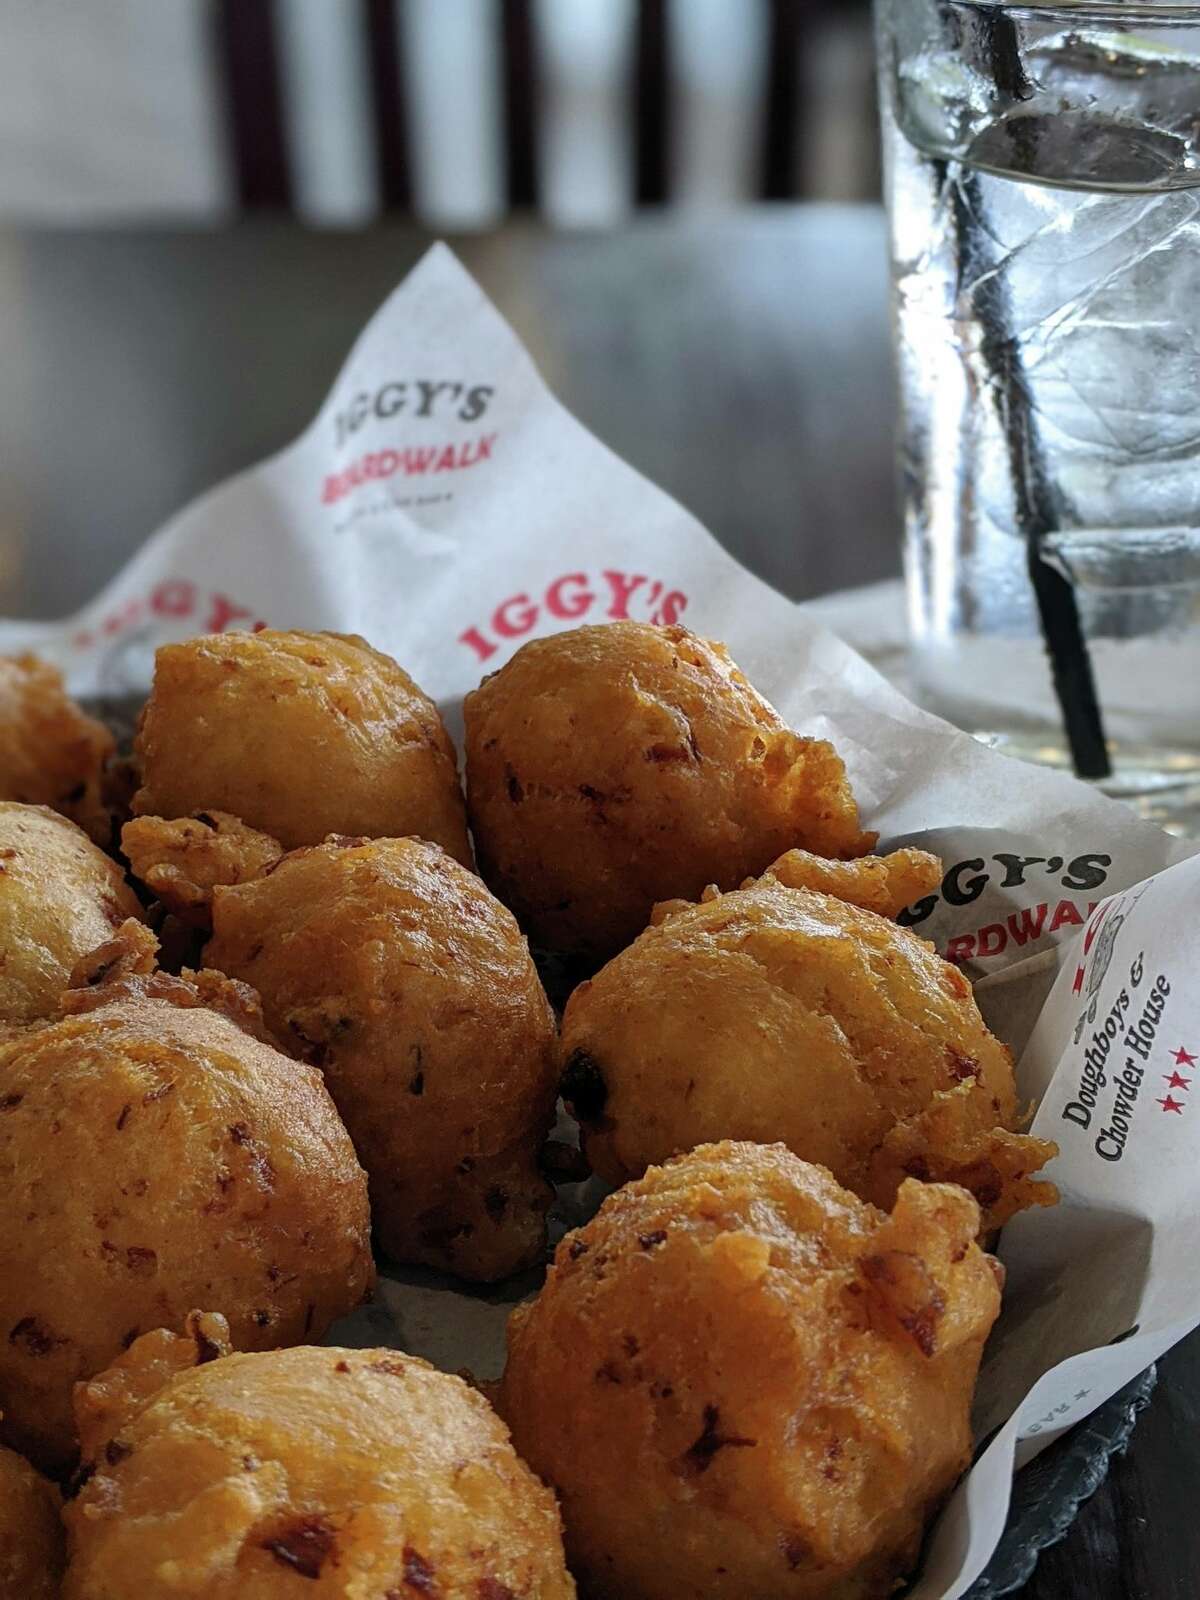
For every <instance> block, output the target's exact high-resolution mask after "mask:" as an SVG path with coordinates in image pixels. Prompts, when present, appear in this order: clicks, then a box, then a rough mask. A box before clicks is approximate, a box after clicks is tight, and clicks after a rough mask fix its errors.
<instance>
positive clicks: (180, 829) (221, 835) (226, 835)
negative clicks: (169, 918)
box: [121, 811, 283, 928]
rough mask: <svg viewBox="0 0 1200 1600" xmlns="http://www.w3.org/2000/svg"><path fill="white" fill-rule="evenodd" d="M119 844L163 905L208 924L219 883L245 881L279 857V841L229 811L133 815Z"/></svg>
mask: <svg viewBox="0 0 1200 1600" xmlns="http://www.w3.org/2000/svg"><path fill="white" fill-rule="evenodd" d="M121 849H122V850H123V851H124V852H125V854H126V856H127V857H128V859H129V865H130V868H131V870H132V872H133V875H134V877H135V878H139V879H140V880H141V881H142V882H143V883H144V884H145V885H146V888H147V889H149V891H150V892H151V894H153V895H154V896H155V897H156V898H157V899H158V900H160V901H161V902H162V904H163V905H164V906H165V907H166V909H167V910H168V911H170V912H172V913H173V914H174V915H175V916H177V917H178V918H179V919H180V921H182V922H185V923H187V924H188V926H189V927H196V928H207V927H209V926H210V925H211V914H212V895H213V890H214V889H215V888H216V887H217V886H218V885H230V884H235V883H244V882H245V881H246V879H247V878H255V877H257V876H258V874H259V873H260V872H262V871H264V869H265V868H267V867H269V866H270V865H271V864H272V863H273V862H275V861H278V860H279V857H280V856H281V855H282V854H283V846H282V845H281V844H280V843H279V842H278V840H276V839H272V838H271V836H270V834H266V833H260V832H259V831H258V829H257V828H248V827H247V826H246V824H245V823H244V822H242V821H240V820H239V819H238V818H237V817H233V816H230V814H229V813H228V812H227V811H202V812H200V813H199V815H198V816H195V817H179V818H177V819H175V820H173V821H168V820H167V819H166V818H164V817H135V818H134V820H133V821H132V822H127V823H126V824H125V826H124V827H123V828H122V829H121Z"/></svg>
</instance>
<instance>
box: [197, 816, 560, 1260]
mask: <svg viewBox="0 0 1200 1600" xmlns="http://www.w3.org/2000/svg"><path fill="white" fill-rule="evenodd" d="M213 925H214V936H213V939H212V940H211V942H210V943H209V945H208V946H207V948H206V951H205V960H206V961H208V962H209V963H210V964H211V965H212V966H214V967H218V968H220V970H221V971H222V972H227V973H229V974H230V975H231V976H233V977H236V978H241V979H244V980H245V981H246V982H247V983H251V984H253V985H254V987H255V988H256V989H257V990H258V991H259V992H260V994H261V995H262V1000H263V1007H264V1010H265V1014H266V1018H267V1022H268V1023H269V1025H270V1026H271V1028H272V1029H273V1030H274V1031H275V1033H276V1035H277V1037H278V1038H279V1039H280V1041H281V1042H282V1043H283V1045H284V1046H285V1048H287V1049H289V1050H292V1051H294V1052H295V1053H296V1054H297V1055H299V1056H301V1057H302V1058H303V1059H304V1060H307V1061H310V1062H313V1063H314V1064H315V1065H317V1066H319V1067H320V1068H321V1070H322V1072H323V1073H324V1075H325V1081H326V1083H327V1084H328V1085H329V1089H330V1092H331V1093H332V1095H333V1098H334V1100H335V1101H336V1102H337V1105H338V1109H339V1110H340V1111H341V1114H342V1116H343V1117H344V1118H345V1122H346V1126H347V1127H348V1128H349V1130H350V1133H351V1136H352V1137H353V1139H354V1143H355V1147H356V1148H357V1150H358V1153H359V1157H360V1159H361V1160H362V1163H363V1165H364V1166H365V1167H366V1169H367V1172H368V1174H369V1176H370V1180H371V1209H372V1215H373V1218H374V1222H375V1228H376V1233H377V1236H378V1238H379V1240H380V1243H381V1244H382V1246H383V1249H384V1250H385V1251H386V1253H387V1254H388V1255H390V1256H391V1257H392V1258H393V1259H394V1260H396V1261H407V1262H414V1261H415V1262H424V1263H426V1264H428V1265H430V1266H437V1267H443V1268H446V1269H448V1270H450V1271H452V1272H456V1273H460V1274H461V1275H462V1276H464V1277H468V1278H477V1279H484V1280H493V1279H497V1278H502V1277H507V1276H508V1275H509V1274H510V1273H512V1272H515V1271H516V1270H517V1269H518V1268H520V1267H523V1266H528V1265H529V1264H530V1262H532V1261H534V1260H535V1259H537V1258H538V1257H539V1255H540V1253H541V1251H542V1248H543V1246H544V1243H545V1216H546V1211H547V1209H548V1207H549V1205H550V1202H551V1200H552V1199H553V1190H552V1189H551V1188H550V1185H549V1184H548V1183H547V1182H546V1181H545V1179H544V1178H543V1177H542V1176H541V1174H540V1173H539V1171H538V1165H537V1157H538V1151H539V1148H540V1146H541V1144H542V1142H543V1140H544V1138H545V1135H546V1133H547V1131H548V1129H549V1126H550V1123H551V1121H552V1120H553V1115H554V1103H555V1098H556V1093H557V1062H556V1055H555V1044H556V1037H555V1026H554V1017H553V1014H552V1012H551V1010H550V1006H549V1003H548V1002H547V1000H546V996H545V994H544V993H543V991H542V986H541V983H540V981H539V979H538V975H537V970H536V968H535V967H534V965H533V962H532V960H531V959H530V955H529V949H528V946H527V945H526V943H525V940H524V938H523V937H522V935H521V932H520V930H519V929H518V927H517V924H516V922H515V921H514V919H513V917H512V915H511V913H510V912H508V911H507V910H506V909H505V908H504V907H503V906H502V905H501V904H500V902H499V901H498V900H496V899H495V898H493V896H492V895H490V894H489V893H488V891H487V889H486V888H485V887H484V885H483V883H482V882H481V881H480V880H479V878H477V877H476V876H475V874H474V873H473V872H468V871H467V870H466V868H464V867H461V866H459V864H458V863H457V862H456V861H454V860H452V859H451V857H450V856H448V855H447V854H446V853H445V852H444V851H443V850H439V849H438V847H437V846H436V845H432V844H426V843H424V842H422V841H421V840H419V839H376V840H365V839H359V840H352V839H334V840H330V841H327V842H326V843H325V844H323V845H319V846H317V847H316V848H315V849H311V850H297V851H295V852H293V853H292V854H291V855H288V856H285V857H284V859H283V860H282V861H281V862H279V863H278V865H277V866H276V867H275V868H273V869H272V871H271V872H270V873H269V874H267V875H266V876H264V877H260V878H257V879H253V880H251V881H250V882H247V883H244V884H241V885H240V886H238V887H236V888H220V889H217V890H216V893H215V898H214V905H213Z"/></svg>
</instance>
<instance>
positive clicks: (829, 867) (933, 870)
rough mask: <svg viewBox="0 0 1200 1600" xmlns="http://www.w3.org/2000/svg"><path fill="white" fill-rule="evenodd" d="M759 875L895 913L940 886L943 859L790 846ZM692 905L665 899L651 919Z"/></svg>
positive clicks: (750, 881) (711, 893) (713, 891)
mask: <svg viewBox="0 0 1200 1600" xmlns="http://www.w3.org/2000/svg"><path fill="white" fill-rule="evenodd" d="M759 877H763V878H774V879H775V881H776V883H782V884H784V885H786V887H787V888H789V889H818V890H820V892H821V893H822V894H831V895H833V896H834V898H835V899H837V900H845V901H846V903H847V904H848V905H852V906H861V907H862V908H863V910H864V911H874V912H876V913H877V915H879V916H881V917H895V916H898V915H899V913H900V912H901V911H903V910H904V908H905V906H908V905H911V904H912V903H913V901H914V900H917V899H919V898H920V896H921V895H923V894H929V893H931V892H932V891H933V890H934V889H937V888H938V887H939V886H940V884H941V881H942V863H941V862H940V861H939V860H938V858H937V857H936V856H931V855H930V854H929V853H928V852H927V851H925V850H893V851H892V853H891V854H890V855H886V856H859V857H858V858H857V860H855V861H829V860H827V859H826V858H825V857H824V856H814V855H811V854H810V853H809V852H808V851H807V850H789V851H788V852H787V854H786V855H782V856H780V858H779V860H778V861H773V862H772V863H771V865H770V866H769V867H768V868H767V869H766V871H765V872H763V873H760V874H759ZM757 882H758V877H753V878H747V879H746V880H745V882H744V883H743V884H742V885H741V888H743V889H751V888H753V886H754V885H755V884H756V883H757ZM720 892H721V891H720V890H719V889H718V888H717V887H716V885H715V884H710V885H709V886H708V887H707V888H706V889H705V891H704V893H703V894H702V895H701V896H700V900H701V902H702V903H703V904H704V905H707V904H708V902H709V901H710V900H712V899H714V898H715V897H716V896H717V895H719V894H720ZM691 904H692V901H690V900H660V901H659V902H658V904H657V905H656V906H655V907H654V910H653V911H652V913H651V915H650V921H651V922H652V923H653V924H654V925H655V926H656V927H657V925H658V924H659V923H660V922H665V921H666V919H667V918H668V917H673V916H674V915H675V913H676V912H677V911H686V910H687V909H688V907H689V906H690V905H691Z"/></svg>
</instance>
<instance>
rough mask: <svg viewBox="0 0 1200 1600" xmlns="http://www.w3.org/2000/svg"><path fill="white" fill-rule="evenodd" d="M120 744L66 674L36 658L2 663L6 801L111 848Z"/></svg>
mask: <svg viewBox="0 0 1200 1600" xmlns="http://www.w3.org/2000/svg"><path fill="white" fill-rule="evenodd" d="M114 748H115V741H114V740H113V736H112V734H111V733H110V732H109V731H108V729H107V728H106V727H105V726H104V724H103V723H101V722H97V721H96V720H95V719H94V718H92V717H89V716H86V715H85V714H84V712H83V711H81V710H80V708H79V706H78V705H76V703H75V701H74V700H72V699H71V697H70V696H69V695H68V694H67V693H66V691H65V690H64V688H63V679H62V673H61V672H59V670H58V668H57V667H52V666H51V665H50V664H49V662H46V661H41V660H39V659H38V657H37V656H34V655H22V656H0V799H4V800H19V801H21V802H23V803H24V804H26V805H42V806H50V807H51V808H52V809H53V810H55V811H60V812H61V813H62V814H63V816H64V817H70V819H71V821H72V822H77V823H78V824H79V826H80V827H81V828H82V829H83V830H84V832H85V833H86V834H88V835H89V837H90V838H92V839H94V840H95V841H96V843H97V844H100V845H107V844H108V843H109V842H110V838H111V834H112V824H111V819H110V817H109V813H108V810H107V808H106V807H105V805H104V802H103V798H102V795H101V785H102V781H103V776H104V766H105V762H106V761H107V760H108V758H109V757H110V756H111V755H112V753H113V750H114Z"/></svg>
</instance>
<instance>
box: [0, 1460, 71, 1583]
mask: <svg viewBox="0 0 1200 1600" xmlns="http://www.w3.org/2000/svg"><path fill="white" fill-rule="evenodd" d="M58 1508H59V1495H58V1490H57V1489H56V1488H55V1487H54V1486H53V1484H50V1483H47V1481H46V1479H45V1478H43V1477H42V1476H41V1474H40V1473H37V1472H35V1471H34V1469H33V1468H32V1467H31V1466H30V1465H29V1463H28V1461H26V1460H24V1459H23V1458H22V1457H21V1456H19V1455H17V1453H16V1452H15V1451H14V1450H5V1449H3V1448H0V1600H58V1593H59V1589H58V1585H59V1580H60V1578H61V1577H62V1570H63V1554H64V1552H63V1530H62V1524H61V1522H60V1521H59V1517H58Z"/></svg>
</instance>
